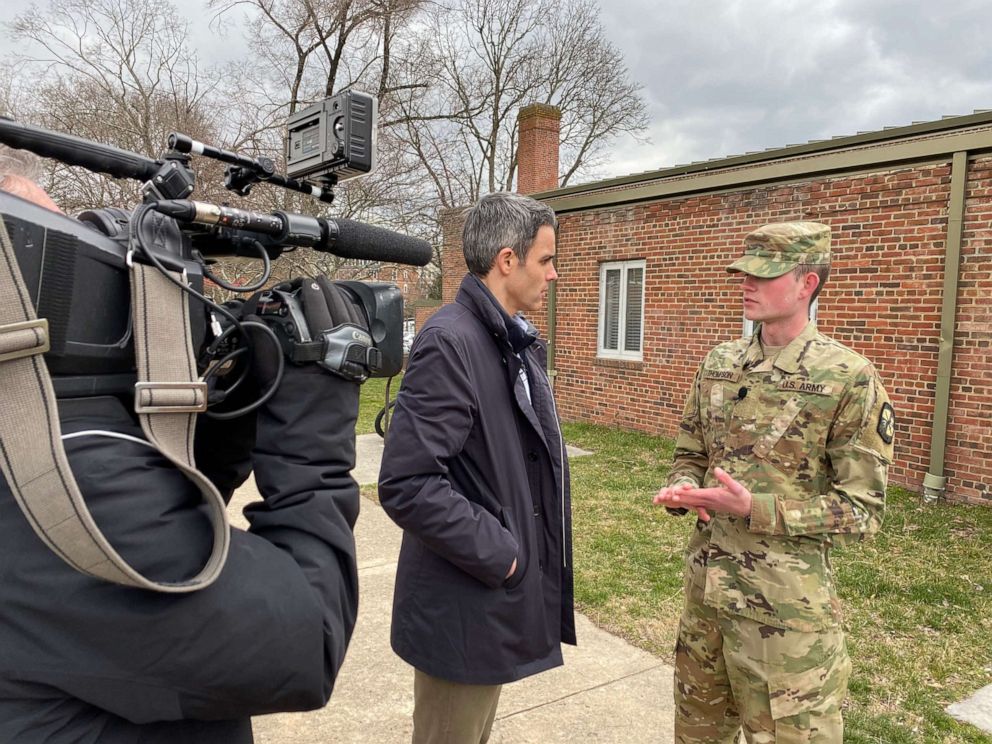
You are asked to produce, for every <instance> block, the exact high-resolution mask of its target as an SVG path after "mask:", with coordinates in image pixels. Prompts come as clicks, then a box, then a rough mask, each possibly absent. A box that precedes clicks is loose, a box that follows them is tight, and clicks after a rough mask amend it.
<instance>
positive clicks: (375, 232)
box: [327, 220, 434, 266]
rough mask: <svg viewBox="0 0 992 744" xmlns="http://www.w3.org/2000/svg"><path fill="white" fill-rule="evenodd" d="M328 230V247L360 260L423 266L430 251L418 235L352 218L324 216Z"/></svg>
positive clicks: (428, 245) (430, 253)
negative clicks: (343, 218) (341, 218)
mask: <svg viewBox="0 0 992 744" xmlns="http://www.w3.org/2000/svg"><path fill="white" fill-rule="evenodd" d="M327 222H328V226H329V227H330V229H331V232H332V233H333V232H334V227H335V226H336V227H337V235H336V237H335V236H333V235H331V236H329V240H328V242H329V244H330V245H328V249H329V250H330V251H331V252H332V253H334V255H336V256H341V257H342V258H357V259H359V260H362V261H385V262H387V263H401V264H408V265H410V266H426V265H427V264H428V263H430V260H431V257H432V255H433V253H434V251H433V250H432V249H431V244H430V243H428V242H427V241H426V240H421V239H420V238H411V237H410V236H409V235H403V234H402V233H398V232H393V231H392V230H387V229H386V228H384V227H375V226H374V225H367V224H365V223H364V222H356V221H355V220H327Z"/></svg>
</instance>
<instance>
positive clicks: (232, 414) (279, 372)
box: [205, 320, 286, 421]
mask: <svg viewBox="0 0 992 744" xmlns="http://www.w3.org/2000/svg"><path fill="white" fill-rule="evenodd" d="M241 324H242V325H244V326H252V327H253V328H260V329H261V330H263V331H265V332H266V333H267V334H268V335H269V338H270V339H271V340H272V343H273V345H274V346H275V347H276V358H277V359H278V360H279V365H278V366H277V367H276V376H275V379H274V380H273V381H272V384H271V385H269V389H268V390H266V391H265V393H264V394H262V396H261V397H259V399H258V400H256V401H255V402H254V403H252V404H250V405H247V406H245V407H244V408H239V409H237V410H235V411H225V412H224V413H218V412H216V411H207V412H206V414H205V415H207V416H209V417H210V418H212V419H218V420H220V421H226V420H228V419H233V418H238V417H239V416H244V415H245V414H246V413H251V412H252V411H254V410H255V409H256V408H260V407H261V406H263V405H264V404H265V403H267V402H268V401H269V399H270V398H271V397H272V396H273V395H275V394H276V390H278V389H279V385H280V384H281V383H282V378H283V373H284V372H285V370H286V360H285V359H284V358H283V355H282V346H281V345H280V344H279V337H278V336H276V334H275V333H273V331H272V329H271V328H269V327H268V326H267V325H266V324H265V323H259V322H258V321H256V320H245V321H242V323H241Z"/></svg>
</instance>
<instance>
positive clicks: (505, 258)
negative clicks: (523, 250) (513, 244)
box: [493, 248, 517, 276]
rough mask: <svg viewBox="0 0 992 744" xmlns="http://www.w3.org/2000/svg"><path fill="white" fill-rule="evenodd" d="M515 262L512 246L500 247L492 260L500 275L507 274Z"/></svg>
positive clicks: (515, 257) (515, 255) (515, 256)
mask: <svg viewBox="0 0 992 744" xmlns="http://www.w3.org/2000/svg"><path fill="white" fill-rule="evenodd" d="M516 264H517V254H516V253H514V251H513V249H512V248H500V249H499V253H497V254H496V260H495V261H494V262H493V268H494V269H496V270H497V271H499V273H500V274H501V275H502V276H509V275H510V272H511V271H513V267H514V266H516Z"/></svg>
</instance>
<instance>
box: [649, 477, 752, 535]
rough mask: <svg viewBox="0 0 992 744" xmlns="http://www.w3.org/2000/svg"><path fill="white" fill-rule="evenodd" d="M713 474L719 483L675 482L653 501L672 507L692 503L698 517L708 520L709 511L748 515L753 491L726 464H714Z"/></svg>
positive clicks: (690, 504)
mask: <svg viewBox="0 0 992 744" xmlns="http://www.w3.org/2000/svg"><path fill="white" fill-rule="evenodd" d="M713 475H715V476H716V479H717V480H718V481H720V483H721V485H720V486H713V487H711V488H693V487H691V486H685V485H683V486H674V487H671V488H663V489H661V490H660V491H659V492H658V495H657V496H655V497H654V503H656V504H663V505H664V506H670V507H674V508H677V507H690V508H692V509H695V510H696V512H697V513H698V514H699V518H700V519H701V520H703V521H704V522H708V521H709V513H708V512H711V511H714V512H724V513H726V514H736V515H737V516H740V517H746V516H748V515H750V514H751V492H750V491H748V490H747V489H746V488H745V487H744V486H743V485H741V484H740V483H738V482H737V481H735V480H734V479H733V478H731V477H730V475H728V474H727V472H726V471H725V470H723V468H714V469H713Z"/></svg>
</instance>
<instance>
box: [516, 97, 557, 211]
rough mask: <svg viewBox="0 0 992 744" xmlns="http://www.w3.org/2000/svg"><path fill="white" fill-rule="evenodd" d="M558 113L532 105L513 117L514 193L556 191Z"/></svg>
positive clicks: (538, 104)
mask: <svg viewBox="0 0 992 744" xmlns="http://www.w3.org/2000/svg"><path fill="white" fill-rule="evenodd" d="M560 126H561V111H560V110H559V109H558V107H557V106H551V105H549V104H547V103H532V104H531V105H529V106H525V107H524V108H522V109H520V113H519V114H517V128H518V130H519V135H518V137H519V144H518V145H517V191H518V192H519V193H521V194H536V193H538V192H541V191H551V190H553V189H556V188H558V135H559V130H560Z"/></svg>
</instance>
